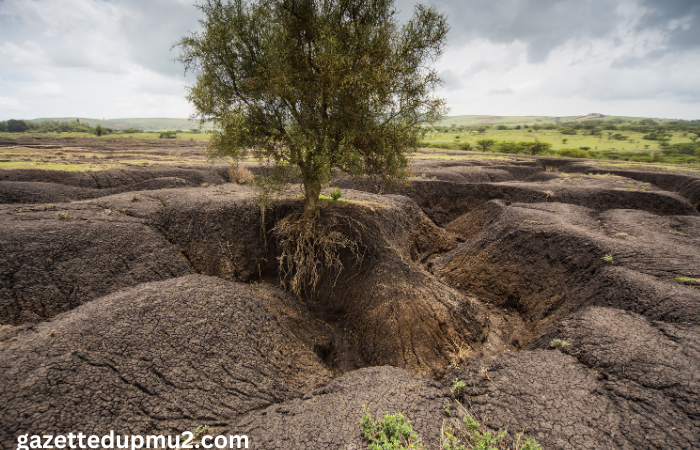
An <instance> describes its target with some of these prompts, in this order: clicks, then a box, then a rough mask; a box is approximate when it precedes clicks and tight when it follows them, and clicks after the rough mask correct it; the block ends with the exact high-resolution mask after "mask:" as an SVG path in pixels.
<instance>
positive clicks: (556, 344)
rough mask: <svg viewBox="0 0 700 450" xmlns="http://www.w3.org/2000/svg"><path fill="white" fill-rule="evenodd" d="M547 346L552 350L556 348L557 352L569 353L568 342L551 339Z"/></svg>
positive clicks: (569, 345)
mask: <svg viewBox="0 0 700 450" xmlns="http://www.w3.org/2000/svg"><path fill="white" fill-rule="evenodd" d="M549 346H550V347H552V348H556V349H557V350H559V351H561V352H564V353H569V352H570V351H571V344H569V342H568V341H564V340H562V339H552V340H551V341H550V343H549Z"/></svg>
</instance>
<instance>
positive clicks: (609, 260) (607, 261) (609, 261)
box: [603, 254, 613, 264]
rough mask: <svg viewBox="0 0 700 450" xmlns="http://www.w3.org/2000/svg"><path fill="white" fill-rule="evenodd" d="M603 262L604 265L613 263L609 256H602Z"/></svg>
mask: <svg viewBox="0 0 700 450" xmlns="http://www.w3.org/2000/svg"><path fill="white" fill-rule="evenodd" d="M603 261H605V262H606V263H609V264H612V263H613V257H612V255H610V254H607V255H604V256H603Z"/></svg>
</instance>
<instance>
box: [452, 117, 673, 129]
mask: <svg viewBox="0 0 700 450" xmlns="http://www.w3.org/2000/svg"><path fill="white" fill-rule="evenodd" d="M616 119H619V120H623V121H625V122H639V121H640V120H644V119H652V120H654V121H655V122H657V123H665V122H671V121H672V119H656V118H651V117H627V116H605V115H601V114H588V115H585V116H477V115H472V116H445V118H444V119H443V120H442V121H441V122H440V123H439V125H442V126H449V125H452V124H454V125H456V126H473V125H513V124H528V125H529V124H536V123H556V122H559V123H566V122H586V121H589V120H604V121H612V120H616Z"/></svg>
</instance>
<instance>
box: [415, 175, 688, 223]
mask: <svg viewBox="0 0 700 450" xmlns="http://www.w3.org/2000/svg"><path fill="white" fill-rule="evenodd" d="M557 181H559V180H558V179H556V180H550V181H547V182H532V183H526V182H515V183H498V184H486V183H474V184H455V183H448V182H443V181H429V180H415V181H414V182H413V183H412V184H411V186H410V187H409V188H407V189H405V190H404V191H402V194H404V195H406V196H408V197H410V198H412V199H413V200H414V201H415V202H416V203H417V204H418V205H419V206H420V207H421V209H422V210H423V212H425V214H426V215H427V216H428V217H430V218H431V219H432V220H433V221H434V222H435V223H436V224H438V225H440V226H445V225H447V224H448V223H449V222H451V221H452V220H454V219H456V218H458V217H459V216H461V215H462V214H466V213H468V212H469V211H472V210H473V209H474V208H476V207H478V206H480V205H482V204H483V203H485V202H487V201H490V200H504V201H506V202H521V203H554V202H559V203H569V204H573V205H580V206H585V207H587V208H591V209H595V210H597V211H605V210H609V209H639V210H642V211H648V212H651V213H654V214H662V215H672V214H673V215H697V214H698V212H697V211H696V210H695V208H693V206H692V205H690V204H689V203H688V201H686V200H685V199H684V198H682V197H680V196H678V195H675V194H670V193H667V192H662V191H654V190H642V188H643V187H639V188H638V189H633V188H629V189H628V187H629V186H628V185H627V184H625V185H620V184H618V185H612V184H611V182H610V181H609V180H605V179H600V178H595V177H588V178H587V179H585V180H583V179H582V180H581V182H576V181H572V182H563V183H558V182H557ZM644 188H646V186H644Z"/></svg>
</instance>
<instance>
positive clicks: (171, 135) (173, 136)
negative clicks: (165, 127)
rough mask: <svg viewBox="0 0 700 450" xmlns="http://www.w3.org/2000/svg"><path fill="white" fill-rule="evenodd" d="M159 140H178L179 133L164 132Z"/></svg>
mask: <svg viewBox="0 0 700 450" xmlns="http://www.w3.org/2000/svg"><path fill="white" fill-rule="evenodd" d="M158 139H177V132H176V131H172V130H171V131H164V132H162V133H160V136H159V137H158Z"/></svg>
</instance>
